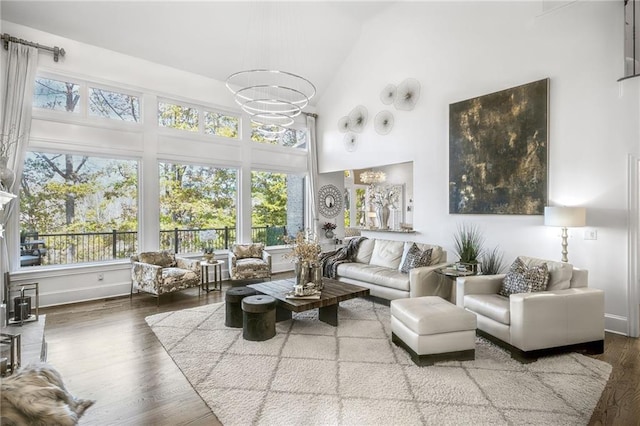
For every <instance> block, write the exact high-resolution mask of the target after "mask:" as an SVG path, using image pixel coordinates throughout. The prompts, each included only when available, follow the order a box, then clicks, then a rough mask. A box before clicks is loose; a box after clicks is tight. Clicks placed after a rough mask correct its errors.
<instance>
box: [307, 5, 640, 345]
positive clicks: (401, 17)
mask: <svg viewBox="0 0 640 426" xmlns="http://www.w3.org/2000/svg"><path fill="white" fill-rule="evenodd" d="M623 64H624V60H623V3H622V2H586V1H578V2H574V3H571V4H569V5H566V6H563V7H559V8H556V9H553V10H551V11H549V12H547V13H544V14H543V13H542V3H541V2H495V3H490V2H450V3H435V2H424V3H415V2H400V3H397V4H395V5H393V6H391V7H389V8H388V9H387V10H385V13H384V14H382V15H380V16H377V17H376V18H374V19H373V20H372V21H370V22H369V23H368V24H367V25H365V26H364V28H363V32H362V36H361V38H360V40H359V42H358V43H357V45H356V47H355V48H354V50H353V51H352V54H351V55H350V56H349V58H348V59H347V60H346V61H345V63H344V64H343V66H342V67H341V68H340V69H339V70H337V71H336V73H335V77H334V80H333V81H332V84H331V86H330V88H329V90H328V91H327V92H326V93H325V95H324V96H323V97H322V98H321V99H320V101H319V103H318V114H319V119H318V126H319V129H318V136H319V140H320V172H330V171H336V170H344V169H352V168H365V167H368V166H373V165H381V164H387V163H398V162H403V161H413V162H414V168H413V169H414V211H415V213H414V220H413V222H414V228H415V229H416V230H417V231H418V234H416V235H415V236H414V238H415V239H416V240H418V241H422V242H430V243H436V244H441V245H443V246H444V247H445V249H446V250H447V251H448V252H449V259H450V260H455V259H453V258H452V256H453V255H452V240H453V233H454V231H455V228H456V226H457V224H458V223H460V222H462V221H473V222H476V223H477V224H479V225H480V227H481V229H482V230H483V231H484V234H485V236H486V240H487V245H488V246H490V247H493V246H495V245H499V246H500V247H501V248H502V249H503V250H504V252H505V260H506V261H507V262H508V263H510V262H511V261H512V260H513V259H514V258H515V256H517V255H519V254H523V255H530V256H536V257H542V258H548V259H557V260H559V259H560V250H561V247H560V237H559V230H558V229H556V228H549V227H544V226H543V219H542V216H500V215H450V214H449V213H448V111H449V104H450V103H453V102H457V101H461V100H465V99H469V98H472V97H476V96H479V95H483V94H488V93H492V92H495V91H498V90H502V89H506V88H509V87H513V86H517V85H521V84H524V83H528V82H532V81H536V80H539V79H543V78H549V79H550V81H551V83H550V142H549V144H550V148H549V203H550V204H557V205H575V204H579V205H582V206H585V207H586V208H587V225H588V226H589V227H590V228H595V229H596V230H597V232H598V239H597V240H595V241H592V240H584V238H583V232H584V230H582V229H571V230H570V234H571V238H570V239H569V261H570V262H571V263H573V264H574V265H575V266H576V267H580V268H586V269H588V270H589V274H590V285H591V286H592V287H597V288H601V289H604V290H605V291H606V302H605V303H606V312H607V322H606V325H607V328H608V329H611V330H615V331H618V332H622V333H626V332H627V310H628V306H627V268H628V260H627V255H626V253H627V228H628V227H627V182H628V179H627V157H628V154H629V153H633V154H636V155H637V154H638V152H639V150H640V147H639V143H638V141H639V129H638V113H639V110H638V97H639V94H638V90H637V89H635V90H625V86H624V83H617V82H616V80H617V79H618V78H620V77H621V76H622V75H623ZM407 77H413V78H416V79H418V80H419V81H420V83H421V86H422V96H421V98H420V100H419V102H418V104H417V106H416V108H415V109H414V110H413V111H397V110H395V109H394V108H392V107H391V111H392V112H393V113H394V116H395V125H394V128H393V130H392V131H391V132H390V133H389V134H388V135H386V136H380V135H378V134H377V133H375V131H374V130H373V124H372V122H371V120H372V118H373V117H374V116H375V114H376V113H377V112H379V111H381V110H383V109H388V108H389V107H388V106H385V105H383V104H382V102H381V101H380V100H379V94H380V91H381V90H382V88H383V87H385V85H387V84H388V83H394V84H397V83H399V82H400V81H402V80H403V79H405V78H407ZM636 87H637V86H636ZM359 104H361V105H364V106H366V107H367V108H368V110H369V117H370V122H369V123H368V124H367V125H366V127H365V130H364V132H363V133H362V134H361V135H360V143H359V145H358V148H357V150H356V151H355V152H347V151H346V150H345V149H344V147H343V143H342V136H343V135H342V134H341V133H339V132H338V128H337V122H338V119H339V118H340V117H341V116H344V115H346V114H347V113H348V112H349V111H350V110H351V109H352V108H353V107H355V106H356V105H359Z"/></svg>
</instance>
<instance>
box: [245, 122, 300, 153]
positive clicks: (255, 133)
mask: <svg viewBox="0 0 640 426" xmlns="http://www.w3.org/2000/svg"><path fill="white" fill-rule="evenodd" d="M274 128H275V129H279V130H275V131H270V130H272V129H267V131H265V130H264V129H265V127H264V126H260V125H259V124H256V123H251V140H252V141H254V142H259V143H266V144H271V145H280V146H285V147H290V148H299V149H307V131H306V130H298V129H287V128H281V127H278V126H274Z"/></svg>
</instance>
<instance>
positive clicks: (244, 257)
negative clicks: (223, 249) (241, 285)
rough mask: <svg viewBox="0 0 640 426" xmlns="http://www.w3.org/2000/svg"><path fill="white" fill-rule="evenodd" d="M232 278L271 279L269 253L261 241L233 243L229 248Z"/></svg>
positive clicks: (230, 275) (230, 274)
mask: <svg viewBox="0 0 640 426" xmlns="http://www.w3.org/2000/svg"><path fill="white" fill-rule="evenodd" d="M229 277H230V278H231V279H232V280H255V279H262V278H269V279H271V255H270V254H269V253H268V252H267V251H266V250H265V249H264V244H262V243H249V244H233V245H232V246H231V249H230V250H229Z"/></svg>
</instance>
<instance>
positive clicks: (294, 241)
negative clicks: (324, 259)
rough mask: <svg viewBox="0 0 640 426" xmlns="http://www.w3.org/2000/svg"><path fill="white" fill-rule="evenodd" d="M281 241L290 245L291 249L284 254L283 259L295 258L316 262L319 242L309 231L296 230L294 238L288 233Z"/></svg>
mask: <svg viewBox="0 0 640 426" xmlns="http://www.w3.org/2000/svg"><path fill="white" fill-rule="evenodd" d="M283 241H284V242H285V243H286V244H287V245H289V246H291V251H290V252H289V253H285V254H284V256H283V257H284V258H285V259H291V260H293V261H295V260H297V261H299V262H307V263H312V262H317V261H318V255H319V254H320V244H318V242H317V241H316V239H315V238H313V237H312V235H311V233H310V232H309V231H307V232H302V231H300V232H298V234H297V235H296V237H295V238H291V237H290V236H288V235H285V236H284V237H283Z"/></svg>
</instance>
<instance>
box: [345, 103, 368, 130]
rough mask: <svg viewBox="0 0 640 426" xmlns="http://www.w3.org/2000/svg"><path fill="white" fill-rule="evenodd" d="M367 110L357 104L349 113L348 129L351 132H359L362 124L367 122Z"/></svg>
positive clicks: (362, 126) (362, 127)
mask: <svg viewBox="0 0 640 426" xmlns="http://www.w3.org/2000/svg"><path fill="white" fill-rule="evenodd" d="M368 116H369V112H368V111H367V108H365V107H364V106H362V105H358V106H357V107H355V108H354V109H352V110H351V112H350V113H349V130H351V131H352V132H356V133H360V132H362V129H364V126H365V125H366V124H367V117H368Z"/></svg>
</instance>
